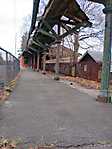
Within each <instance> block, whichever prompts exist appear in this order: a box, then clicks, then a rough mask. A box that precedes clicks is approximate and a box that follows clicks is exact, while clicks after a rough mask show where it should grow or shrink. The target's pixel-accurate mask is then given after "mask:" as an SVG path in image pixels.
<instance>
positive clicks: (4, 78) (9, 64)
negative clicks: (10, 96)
mask: <svg viewBox="0 0 112 149" xmlns="http://www.w3.org/2000/svg"><path fill="white" fill-rule="evenodd" d="M19 71H20V65H19V60H18V59H17V58H16V57H15V56H13V55H12V54H11V53H10V52H7V51H6V50H4V49H2V48H0V88H2V87H3V86H4V85H7V84H8V83H9V82H10V81H12V80H13V79H14V78H15V77H16V76H17V74H18V73H19Z"/></svg>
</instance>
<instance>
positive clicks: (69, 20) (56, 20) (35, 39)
mask: <svg viewBox="0 0 112 149" xmlns="http://www.w3.org/2000/svg"><path fill="white" fill-rule="evenodd" d="M37 1H38V2H39V0H34V7H33V14H32V22H33V23H32V25H31V28H30V35H29V40H28V49H29V50H30V49H31V51H32V50H33V49H36V50H39V51H43V50H46V49H47V48H48V47H49V46H50V45H51V44H53V43H55V42H56V41H57V40H61V39H63V38H64V37H66V36H67V35H69V34H72V33H74V32H75V33H77V30H78V29H79V28H80V27H87V26H91V23H90V22H89V18H88V17H87V16H86V14H85V13H84V12H83V11H82V10H81V8H80V6H79V4H78V3H77V2H76V0H63V1H62V0H49V2H48V4H47V6H46V8H45V10H44V13H43V15H42V16H41V17H39V18H37V21H38V25H37V26H36V27H35V28H34V20H35V19H34V18H36V17H37V13H36V10H37V9H38V7H37V5H38V4H39V3H38V2H37ZM36 4H37V5H36ZM34 9H35V11H34ZM35 24H36V22H35ZM55 25H59V26H61V27H63V28H64V29H65V30H66V32H65V33H63V34H62V35H58V34H57V32H56V31H55V30H54V26H55Z"/></svg>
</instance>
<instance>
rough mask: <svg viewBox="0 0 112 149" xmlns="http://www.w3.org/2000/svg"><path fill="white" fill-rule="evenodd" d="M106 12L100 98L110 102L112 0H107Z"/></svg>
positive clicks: (102, 100)
mask: <svg viewBox="0 0 112 149" xmlns="http://www.w3.org/2000/svg"><path fill="white" fill-rule="evenodd" d="M104 13H105V14H106V16H105V40H104V52H103V66H102V74H101V90H100V94H99V96H98V100H99V101H101V102H110V101H111V98H110V93H109V80H110V68H111V49H112V0H108V1H106V5H105V9H104Z"/></svg>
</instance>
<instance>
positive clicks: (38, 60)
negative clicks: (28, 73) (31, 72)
mask: <svg viewBox="0 0 112 149" xmlns="http://www.w3.org/2000/svg"><path fill="white" fill-rule="evenodd" d="M39 65H40V54H39V51H37V72H39Z"/></svg>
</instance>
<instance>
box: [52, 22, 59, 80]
mask: <svg viewBox="0 0 112 149" xmlns="http://www.w3.org/2000/svg"><path fill="white" fill-rule="evenodd" d="M59 35H60V25H59V24H58V36H59ZM60 45H61V41H60V40H58V41H57V49H56V63H55V76H54V80H59V79H60V78H59V63H60Z"/></svg>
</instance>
